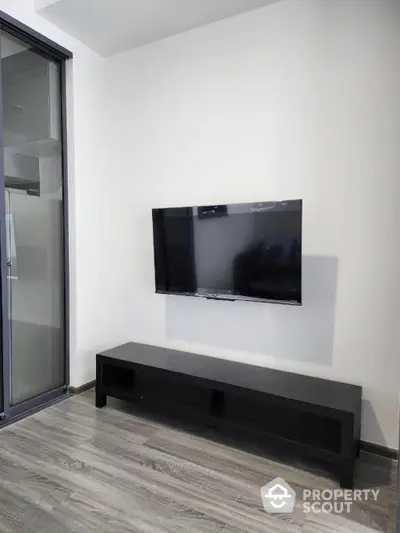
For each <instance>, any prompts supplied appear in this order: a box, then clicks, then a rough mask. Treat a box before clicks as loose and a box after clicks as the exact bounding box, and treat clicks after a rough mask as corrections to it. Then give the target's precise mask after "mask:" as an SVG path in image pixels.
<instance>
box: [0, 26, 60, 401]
mask: <svg viewBox="0 0 400 533" xmlns="http://www.w3.org/2000/svg"><path fill="white" fill-rule="evenodd" d="M1 61H2V64H1V67H2V68H1V70H2V100H3V102H2V104H3V143H4V181H5V192H4V194H5V208H6V209H5V210H6V220H5V228H6V244H7V267H8V271H7V292H8V317H9V336H10V341H9V345H10V346H9V349H10V374H11V384H10V385H11V386H10V398H9V402H10V406H11V407H12V406H16V405H18V404H21V402H26V401H28V400H30V399H32V398H35V397H38V396H40V395H42V394H44V393H46V392H49V391H52V390H54V389H57V388H59V387H62V386H63V385H65V383H66V371H65V332H64V259H63V257H64V254H63V250H64V243H63V187H62V185H63V183H62V138H61V137H62V134H61V98H60V94H61V89H60V79H61V76H60V63H59V62H56V61H53V60H51V59H48V58H47V57H45V56H43V55H42V54H41V53H39V52H37V51H35V50H34V49H32V48H31V47H29V46H28V45H26V44H24V43H23V42H22V41H20V40H18V39H16V38H14V37H13V36H11V35H9V34H7V33H6V32H5V31H2V32H1ZM4 356H6V354H4Z"/></svg>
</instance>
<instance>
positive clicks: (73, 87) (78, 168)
mask: <svg viewBox="0 0 400 533" xmlns="http://www.w3.org/2000/svg"><path fill="white" fill-rule="evenodd" d="M0 9H1V10H3V11H5V12H7V13H9V14H10V15H11V16H13V17H15V18H17V19H19V20H20V21H21V22H23V23H25V24H27V25H28V26H30V27H31V28H33V29H35V30H36V31H39V32H41V33H43V34H44V35H46V36H47V37H49V38H50V39H53V40H54V41H56V42H57V43H58V44H60V45H62V46H65V47H66V48H68V49H70V50H71V51H72V52H73V53H74V59H73V61H72V62H69V64H68V80H67V82H68V141H69V152H68V157H69V207H70V227H69V230H70V264H71V266H70V277H71V339H70V340H71V385H73V386H79V385H81V384H82V383H85V382H87V381H89V380H91V379H93V377H94V354H95V353H96V351H97V350H99V349H100V348H104V347H105V346H110V345H112V344H113V342H114V339H113V338H112V334H110V329H109V321H108V305H111V303H112V295H110V294H109V286H108V285H107V280H108V279H109V276H108V275H107V268H108V261H109V253H108V251H107V249H106V247H105V246H104V244H103V238H102V234H101V232H102V229H103V227H104V224H105V219H104V217H106V216H107V213H108V212H109V209H110V208H109V204H108V202H109V199H110V197H111V192H112V191H109V190H108V187H110V181H109V180H108V179H107V176H106V175H105V173H104V172H103V162H102V160H101V157H102V155H103V154H104V150H103V149H102V148H101V142H102V139H103V136H102V124H103V118H102V111H103V108H104V100H103V95H104V93H103V87H104V85H103V61H104V60H103V59H102V58H100V57H99V56H98V55H97V54H96V53H94V52H92V51H91V50H90V49H89V48H87V47H86V46H85V45H83V44H81V43H80V42H79V41H77V40H76V39H74V38H72V37H71V36H69V35H68V34H66V33H65V32H63V31H61V30H59V29H58V28H57V27H56V26H54V25H53V24H51V23H50V22H48V21H46V20H45V19H43V18H42V17H41V16H39V15H38V14H37V13H36V11H35V9H34V0H0ZM110 220H111V221H110V222H109V226H112V217H110Z"/></svg>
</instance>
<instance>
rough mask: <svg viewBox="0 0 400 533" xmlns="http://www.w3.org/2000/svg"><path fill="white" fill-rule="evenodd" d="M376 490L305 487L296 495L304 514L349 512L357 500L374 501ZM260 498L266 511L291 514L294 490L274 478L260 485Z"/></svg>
mask: <svg viewBox="0 0 400 533" xmlns="http://www.w3.org/2000/svg"><path fill="white" fill-rule="evenodd" d="M378 495H379V489H362V490H346V489H324V490H320V489H304V490H302V491H301V494H300V495H299V494H298V495H297V496H301V497H302V501H301V508H302V509H303V512H304V513H315V514H320V513H326V514H330V513H335V514H342V513H350V510H351V506H352V505H353V503H354V502H356V501H366V500H373V501H377V499H378ZM261 500H262V503H263V506H264V509H265V511H266V512H267V513H269V514H276V513H286V514H288V513H292V512H293V510H294V506H295V503H296V492H295V491H294V490H293V489H292V487H291V486H290V485H289V484H288V483H286V481H285V480H284V479H282V478H276V479H274V480H273V481H271V482H270V483H268V484H267V485H264V487H261Z"/></svg>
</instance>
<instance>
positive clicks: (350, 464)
mask: <svg viewBox="0 0 400 533" xmlns="http://www.w3.org/2000/svg"><path fill="white" fill-rule="evenodd" d="M340 486H341V487H342V489H353V487H354V459H343V461H342V465H341V471H340Z"/></svg>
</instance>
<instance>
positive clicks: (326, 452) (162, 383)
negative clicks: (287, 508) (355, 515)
mask: <svg viewBox="0 0 400 533" xmlns="http://www.w3.org/2000/svg"><path fill="white" fill-rule="evenodd" d="M361 393H362V390H361V387H359V386H356V385H349V384H345V383H338V382H335V381H329V380H325V379H319V378H314V377H309V376H303V375H299V374H293V373H289V372H282V371H279V370H272V369H268V368H260V367H256V366H252V365H246V364H242V363H235V362H233V361H226V360H223V359H217V358H213V357H206V356H201V355H195V354H190V353H186V352H180V351H176V350H170V349H167V348H159V347H156V346H148V345H144V344H137V343H127V344H124V345H122V346H118V347H117V348H113V349H111V350H107V351H105V352H102V353H99V354H97V358H96V406H97V407H99V408H101V407H103V406H104V405H105V404H106V399H107V396H111V397H114V398H118V399H121V400H127V401H131V402H142V401H144V402H147V403H148V404H151V405H153V406H156V407H157V408H158V409H163V410H164V411H165V409H166V408H167V409H168V411H169V412H170V413H174V412H176V410H179V409H180V408H183V409H186V410H187V411H188V412H190V413H191V415H193V420H194V419H196V418H198V419H199V420H202V421H204V420H210V421H212V422H213V424H214V425H217V426H218V427H219V428H220V429H221V430H224V428H227V429H228V428H232V427H239V428H242V429H243V428H245V430H246V438H247V439H249V438H251V436H252V435H255V433H262V434H263V435H266V436H268V438H270V439H272V440H275V441H278V442H279V443H280V444H281V445H284V446H290V447H291V448H296V449H297V450H298V451H299V452H303V453H305V454H307V455H311V456H314V457H316V458H320V459H323V460H325V461H327V462H330V463H332V464H333V465H334V466H335V467H336V468H337V473H338V477H339V479H340V484H341V486H342V487H345V488H352V487H353V479H354V465H355V460H356V457H357V455H358V451H359V440H360V427H361V395H362V394H361Z"/></svg>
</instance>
